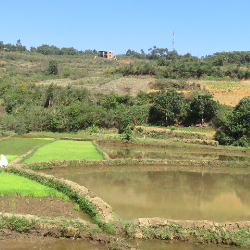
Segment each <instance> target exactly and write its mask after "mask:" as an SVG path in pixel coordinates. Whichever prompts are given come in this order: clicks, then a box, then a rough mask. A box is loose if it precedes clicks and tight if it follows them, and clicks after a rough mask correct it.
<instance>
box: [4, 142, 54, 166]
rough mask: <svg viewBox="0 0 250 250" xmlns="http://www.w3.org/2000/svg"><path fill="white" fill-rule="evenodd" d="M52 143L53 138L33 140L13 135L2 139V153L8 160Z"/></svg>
mask: <svg viewBox="0 0 250 250" xmlns="http://www.w3.org/2000/svg"><path fill="white" fill-rule="evenodd" d="M48 143H51V140H33V139H32V138H21V137H11V138H8V139H6V140H2V141H0V155H1V154H4V155H5V157H6V158H7V160H8V162H11V161H12V160H14V159H15V158H17V157H19V156H21V155H23V154H26V153H27V152H28V151H30V150H32V149H34V148H36V147H41V146H43V145H46V144H48Z"/></svg>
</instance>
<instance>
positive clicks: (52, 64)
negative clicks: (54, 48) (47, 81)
mask: <svg viewBox="0 0 250 250" xmlns="http://www.w3.org/2000/svg"><path fill="white" fill-rule="evenodd" d="M57 65H58V63H57V61H56V60H55V59H53V60H50V61H49V68H48V72H49V74H50V75H57V74H58V68H57Z"/></svg>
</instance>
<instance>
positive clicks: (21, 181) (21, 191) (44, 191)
mask: <svg viewBox="0 0 250 250" xmlns="http://www.w3.org/2000/svg"><path fill="white" fill-rule="evenodd" d="M0 196H32V197H45V196H56V197H61V198H63V199H65V200H69V198H68V197H67V196H66V195H64V194H63V193H61V192H58V191H56V190H55V189H53V188H50V187H46V186H43V185H41V184H40V183H38V182H36V181H32V180H29V179H26V178H24V177H22V176H18V175H15V174H12V173H4V172H1V173H0Z"/></svg>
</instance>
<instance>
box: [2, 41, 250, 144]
mask: <svg viewBox="0 0 250 250" xmlns="http://www.w3.org/2000/svg"><path fill="white" fill-rule="evenodd" d="M96 54H97V52H96V51H95V50H93V51H91V50H87V51H84V52H83V51H77V50H75V49H74V48H62V49H59V48H57V47H56V46H49V45H42V46H39V47H37V48H34V47H31V48H30V50H27V49H26V47H25V46H22V45H21V41H20V40H18V41H17V44H16V45H11V44H4V43H3V42H0V67H2V69H0V105H1V108H0V111H1V113H2V115H1V117H0V123H1V126H2V129H4V130H14V131H16V132H17V133H28V132H29V131H52V132H65V131H66V132H75V131H78V130H81V129H86V128H89V127H91V128H93V131H98V129H99V128H117V129H118V130H119V131H120V132H124V131H125V132H126V134H127V135H128V136H129V131H130V129H133V126H134V125H160V126H170V125H183V126H190V125H196V124H201V125H203V124H204V123H206V124H208V123H209V124H211V125H213V126H217V127H220V130H219V131H220V132H217V136H216V138H217V140H219V142H220V143H222V144H233V143H234V144H236V145H244V146H247V145H249V134H248V132H247V130H249V129H248V127H247V125H245V124H246V123H247V122H246V121H245V120H244V118H242V116H240V115H239V112H243V113H244V112H249V111H248V110H249V107H247V108H246V110H245V111H239V110H240V107H241V105H242V103H239V104H238V105H237V107H236V108H235V110H234V111H232V113H230V114H226V113H225V110H228V109H230V108H228V107H225V106H223V105H220V104H219V103H217V102H215V101H214V100H213V99H212V98H213V96H212V95H210V94H209V93H207V92H206V91H205V90H201V88H200V86H199V84H196V83H192V84H191V83H190V81H187V80H185V79H189V80H190V79H200V78H202V79H233V80H235V81H237V80H238V79H243V78H245V79H247V78H249V77H250V70H249V65H250V52H223V53H216V54H214V55H212V56H206V57H204V58H201V59H200V58H197V57H194V56H192V55H191V54H189V53H188V54H186V55H184V56H182V55H179V54H178V53H177V52H176V51H168V50H167V49H160V48H156V47H153V49H152V48H151V49H149V53H148V54H146V53H145V52H144V51H141V53H137V52H135V51H131V50H128V52H127V53H126V55H118V56H117V58H118V61H113V60H101V59H98V58H97V59H95V58H94V57H95V55H96ZM119 60H129V62H130V63H128V64H127V63H126V64H121V63H119ZM131 75H132V76H133V75H136V76H142V75H147V76H148V75H149V76H151V77H154V80H155V81H154V87H155V88H156V89H157V88H158V89H159V90H160V91H159V92H155V93H149V94H147V93H144V92H143V91H140V92H138V94H137V96H131V95H129V94H125V95H118V94H117V93H116V92H110V93H107V94H104V93H100V92H99V93H97V92H93V91H90V90H89V89H87V88H85V84H91V83H93V82H95V83H98V84H104V83H106V82H109V81H111V80H112V79H118V78H121V77H124V76H131ZM54 79H68V80H69V81H68V83H67V84H66V85H65V86H63V85H60V86H59V85H57V84H53V80H54ZM173 79H174V80H173ZM40 81H43V84H37V83H39V82H40ZM45 81H46V82H45ZM48 81H51V82H52V83H50V82H49V83H48ZM71 82H74V85H73V84H71ZM185 89H188V90H193V93H192V94H190V95H189V96H186V97H184V95H183V94H182V93H181V92H180V90H185ZM239 119H240V120H242V122H241V123H242V125H241V126H238V127H237V128H238V130H239V131H241V132H237V131H238V130H237V129H235V128H233V127H235V125H234V124H238V120H239ZM247 121H248V120H247ZM248 124H249V123H248ZM236 130H237V131H236ZM235 131H236V132H235ZM237 143H238V144H237Z"/></svg>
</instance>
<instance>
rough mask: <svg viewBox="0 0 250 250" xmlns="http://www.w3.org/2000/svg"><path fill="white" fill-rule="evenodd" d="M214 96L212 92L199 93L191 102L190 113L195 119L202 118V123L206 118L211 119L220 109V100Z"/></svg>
mask: <svg viewBox="0 0 250 250" xmlns="http://www.w3.org/2000/svg"><path fill="white" fill-rule="evenodd" d="M212 98H213V96H212V95H211V94H199V95H197V96H196V97H194V100H193V101H192V102H191V104H190V109H189V115H190V116H191V117H193V118H194V119H200V121H201V124H202V125H203V123H204V120H211V119H212V118H213V117H214V116H215V115H216V113H217V111H218V109H219V104H218V102H216V101H214V100H213V99H212Z"/></svg>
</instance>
